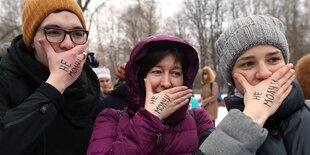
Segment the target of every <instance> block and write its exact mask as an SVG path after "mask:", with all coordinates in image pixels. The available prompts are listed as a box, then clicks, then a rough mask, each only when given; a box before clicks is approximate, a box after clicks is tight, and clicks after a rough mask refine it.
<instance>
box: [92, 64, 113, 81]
mask: <svg viewBox="0 0 310 155" xmlns="http://www.w3.org/2000/svg"><path fill="white" fill-rule="evenodd" d="M93 70H94V72H95V73H96V74H97V77H98V78H99V79H101V78H106V79H111V73H110V69H109V68H107V67H101V68H93Z"/></svg>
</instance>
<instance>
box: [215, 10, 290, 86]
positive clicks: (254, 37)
mask: <svg viewBox="0 0 310 155" xmlns="http://www.w3.org/2000/svg"><path fill="white" fill-rule="evenodd" d="M256 45H273V46H275V47H277V48H279V49H280V50H281V52H282V54H283V57H284V59H285V62H286V63H288V61H289V48H288V43H287V40H286V37H285V26H284V25H283V23H282V22H281V21H280V20H279V19H277V18H274V17H271V16H265V15H251V16H248V17H243V18H239V19H237V20H235V21H234V22H233V24H232V25H230V26H229V27H228V29H227V30H226V31H224V32H223V33H222V34H221V36H220V37H219V39H218V40H217V41H216V43H215V49H216V53H217V56H218V58H219V64H220V65H219V68H220V70H219V71H220V72H221V74H222V76H223V77H224V78H225V80H226V81H227V82H228V83H229V84H231V85H234V82H233V78H232V68H233V66H234V64H235V62H236V61H237V59H238V57H239V56H241V55H242V54H243V53H244V52H245V51H246V50H247V49H249V48H251V47H254V46H256Z"/></svg>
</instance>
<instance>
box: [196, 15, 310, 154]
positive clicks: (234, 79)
mask: <svg viewBox="0 0 310 155" xmlns="http://www.w3.org/2000/svg"><path fill="white" fill-rule="evenodd" d="M216 52H217V54H218V57H219V60H220V65H219V66H220V73H221V74H222V75H223V77H224V78H225V80H226V81H227V82H228V84H229V85H230V86H231V87H233V88H234V89H233V90H234V91H232V92H229V94H228V96H227V97H226V98H225V104H226V107H227V109H228V110H229V113H228V115H227V116H226V117H225V118H224V119H223V121H222V122H221V123H220V124H219V125H218V126H217V129H216V130H215V131H214V132H213V133H212V134H211V135H210V136H209V137H208V140H206V141H205V142H204V143H203V144H202V145H201V147H200V149H201V150H202V152H204V153H206V154H209V153H210V152H211V153H210V154H217V155H221V154H223V155H226V154H230V155H231V154H238V155H240V154H244V155H248V154H257V155H271V154H272V155H293V154H294V155H309V154H310V147H309V144H310V134H309V133H308V132H309V131H310V125H309V122H310V112H309V108H308V107H306V106H305V104H304V100H305V99H304V97H303V95H302V93H301V89H300V86H299V85H298V84H297V82H295V81H294V79H295V75H294V70H292V69H291V68H292V66H293V65H292V64H290V63H288V62H289V48H288V43H287V40H286V38H285V27H284V25H283V23H282V22H281V21H280V20H279V19H276V18H274V17H271V16H264V15H252V16H248V17H244V18H239V19H237V20H236V21H234V22H233V24H232V25H230V26H229V27H228V29H227V30H226V31H224V32H223V33H222V34H221V36H220V37H219V39H218V40H217V42H216ZM212 137H219V139H220V140H219V139H217V140H213V139H215V138H213V139H212Z"/></svg>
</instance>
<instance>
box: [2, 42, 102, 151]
mask: <svg viewBox="0 0 310 155" xmlns="http://www.w3.org/2000/svg"><path fill="white" fill-rule="evenodd" d="M48 76H49V70H48V68H46V67H45V66H43V65H42V64H40V63H39V62H38V61H36V60H35V58H34V56H33V55H32V54H31V52H29V51H27V48H26V46H25V44H24V42H23V40H22V36H18V37H16V38H15V39H14V40H13V42H12V44H11V47H10V48H9V50H8V53H7V55H6V56H5V57H3V58H2V60H1V62H0V117H1V121H0V154H1V155H17V154H23V155H24V154H25V155H85V154H86V149H87V146H88V143H89V139H90V136H91V132H92V126H93V118H95V115H96V111H100V110H98V109H97V108H98V107H99V92H100V91H99V82H98V79H97V76H96V74H95V73H94V72H93V71H92V69H91V68H90V67H89V66H87V65H84V68H83V71H82V73H81V75H80V77H79V78H78V79H77V80H76V81H75V82H74V83H73V84H72V85H71V86H70V87H68V88H67V89H66V90H65V92H64V93H63V94H61V93H59V92H58V91H57V90H56V89H55V88H54V87H53V86H51V85H49V84H47V83H45V81H46V80H47V78H48Z"/></svg>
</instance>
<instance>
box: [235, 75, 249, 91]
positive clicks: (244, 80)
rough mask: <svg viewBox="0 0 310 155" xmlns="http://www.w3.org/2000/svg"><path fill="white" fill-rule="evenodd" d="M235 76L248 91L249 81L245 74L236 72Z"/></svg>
mask: <svg viewBox="0 0 310 155" xmlns="http://www.w3.org/2000/svg"><path fill="white" fill-rule="evenodd" d="M234 78H235V79H236V80H237V81H238V82H239V83H240V84H241V86H242V88H243V91H244V92H245V91H246V88H249V87H250V84H249V83H248V81H247V80H246V79H245V78H244V76H243V75H242V74H240V73H235V74H234Z"/></svg>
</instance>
